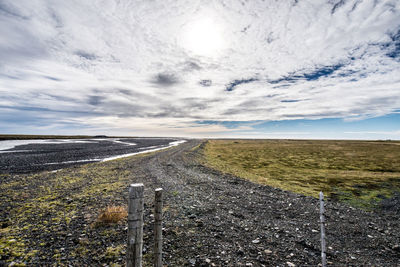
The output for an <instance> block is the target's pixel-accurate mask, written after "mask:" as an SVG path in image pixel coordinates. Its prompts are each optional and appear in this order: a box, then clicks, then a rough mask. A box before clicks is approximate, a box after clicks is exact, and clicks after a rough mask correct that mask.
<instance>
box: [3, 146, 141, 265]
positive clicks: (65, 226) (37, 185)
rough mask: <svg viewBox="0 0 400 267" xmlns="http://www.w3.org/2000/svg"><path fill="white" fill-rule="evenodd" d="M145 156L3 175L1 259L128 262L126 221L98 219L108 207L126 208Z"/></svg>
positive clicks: (25, 262)
mask: <svg viewBox="0 0 400 267" xmlns="http://www.w3.org/2000/svg"><path fill="white" fill-rule="evenodd" d="M147 155H148V154H147ZM145 156H146V155H145V154H143V155H137V156H135V157H131V158H126V159H119V160H114V161H109V162H104V163H94V164H87V165H82V166H79V167H73V168H67V169H63V170H59V171H57V172H41V173H36V174H20V175H11V174H3V175H1V176H0V180H1V184H0V203H1V204H0V210H1V218H0V219H1V220H0V262H1V261H3V262H14V263H16V264H19V265H21V266H24V265H55V266H63V265H68V264H70V263H73V264H74V265H75V264H76V266H78V265H81V264H84V265H92V264H95V265H97V264H108V265H112V266H118V264H120V265H123V262H124V260H125V256H124V255H125V249H126V245H125V244H126V240H125V239H126V219H123V220H122V221H121V222H119V223H114V224H96V223H94V222H95V221H96V218H97V217H98V215H99V213H100V212H101V211H102V210H103V209H104V208H105V207H107V206H109V205H116V206H126V204H127V198H126V197H127V187H128V186H129V184H130V183H132V182H139V181H140V178H138V177H137V176H136V174H135V170H132V169H131V167H130V164H129V162H130V161H132V160H137V159H140V158H141V157H145ZM81 266H82V265H81Z"/></svg>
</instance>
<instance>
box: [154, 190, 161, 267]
mask: <svg viewBox="0 0 400 267" xmlns="http://www.w3.org/2000/svg"><path fill="white" fill-rule="evenodd" d="M162 192H163V190H162V188H157V189H156V190H155V193H156V194H155V201H154V267H162V208H163V199H162Z"/></svg>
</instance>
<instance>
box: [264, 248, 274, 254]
mask: <svg viewBox="0 0 400 267" xmlns="http://www.w3.org/2000/svg"><path fill="white" fill-rule="evenodd" d="M264 253H265V254H271V253H272V250H269V249H266V250H264Z"/></svg>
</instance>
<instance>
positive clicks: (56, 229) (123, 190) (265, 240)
mask: <svg viewBox="0 0 400 267" xmlns="http://www.w3.org/2000/svg"><path fill="white" fill-rule="evenodd" d="M213 142H214V141H209V142H207V141H206V140H188V142H186V143H183V144H180V145H179V146H175V147H171V148H169V149H165V150H161V151H157V152H153V153H148V154H141V155H136V156H132V157H127V158H121V159H117V160H111V161H107V162H96V163H89V164H82V165H74V166H69V167H66V168H63V169H61V170H57V171H56V172H54V171H39V172H37V171H35V172H30V173H11V172H8V173H2V174H0V266H3V265H5V266H7V265H9V264H10V265H13V266H124V265H125V259H126V244H127V218H126V206H127V203H128V186H129V184H131V183H144V186H145V192H144V231H143V232H144V240H143V241H144V243H143V251H144V257H143V260H144V264H143V266H152V256H153V221H154V217H153V216H152V213H153V207H154V189H155V188H159V187H161V188H163V189H164V192H165V194H164V209H163V211H164V220H163V228H164V229H163V238H164V242H163V252H164V254H163V260H164V265H166V266H235V267H236V266H293V265H295V266H317V265H318V264H319V263H320V239H319V236H320V234H319V230H318V229H319V202H318V199H316V198H314V197H311V196H304V195H303V194H298V193H293V192H290V191H285V190H281V189H279V188H275V187H271V186H267V185H262V184H259V183H254V182H251V181H248V180H246V179H242V178H240V177H237V176H235V175H232V174H230V173H229V172H228V171H224V172H221V171H218V170H216V169H215V168H210V167H209V166H208V164H209V163H207V162H206V161H205V159H206V158H207V156H208V155H209V152H210V151H207V150H208V149H210V145H212V144H213ZM218 142H225V141H218ZM218 142H217V143H218ZM232 142H233V144H236V143H234V142H238V144H240V143H241V142H242V140H237V141H232ZM265 142H267V141H265ZM221 144H223V143H221ZM228 144H230V143H228ZM247 146H248V145H246V147H247ZM314 146H315V143H314ZM223 147H225V148H226V146H223ZM258 147H259V148H262V146H260V145H259V144H258ZM254 149H255V148H254ZM277 149H278V148H277ZM278 150H280V151H283V147H282V146H281V147H280V149H278ZM243 151H244V150H243ZM255 158H257V157H255ZM249 161H251V159H249ZM204 162H206V163H204ZM397 203H399V202H397ZM325 204H326V219H327V225H326V233H327V239H328V245H327V248H328V251H327V259H328V263H329V265H328V266H371V265H372V266H400V246H399V240H400V224H399V223H398V222H399V217H400V210H399V209H398V207H399V205H398V204H397V206H396V205H395V206H392V208H388V209H374V210H372V211H366V210H365V209H359V208H354V207H352V206H349V205H348V204H346V203H342V202H340V201H331V200H328V201H327V202H326V203H325ZM396 207H397V209H396Z"/></svg>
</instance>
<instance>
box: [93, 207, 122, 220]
mask: <svg viewBox="0 0 400 267" xmlns="http://www.w3.org/2000/svg"><path fill="white" fill-rule="evenodd" d="M127 216H128V213H127V211H126V207H124V206H108V207H107V208H105V209H104V210H102V211H101V212H100V214H99V216H98V217H97V220H96V224H109V223H118V222H119V221H121V220H123V219H125V218H126V217H127Z"/></svg>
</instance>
